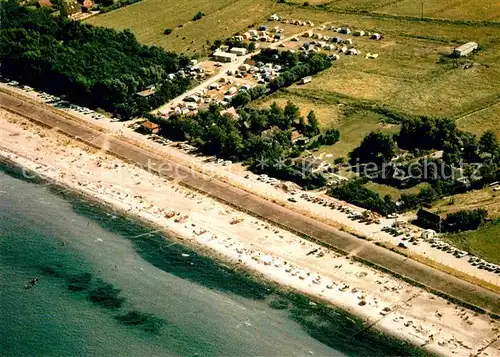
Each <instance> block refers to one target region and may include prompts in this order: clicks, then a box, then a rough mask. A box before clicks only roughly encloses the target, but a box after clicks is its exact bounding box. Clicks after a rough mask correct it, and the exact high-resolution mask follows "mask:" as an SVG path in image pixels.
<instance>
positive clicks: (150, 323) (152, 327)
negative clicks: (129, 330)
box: [115, 310, 165, 333]
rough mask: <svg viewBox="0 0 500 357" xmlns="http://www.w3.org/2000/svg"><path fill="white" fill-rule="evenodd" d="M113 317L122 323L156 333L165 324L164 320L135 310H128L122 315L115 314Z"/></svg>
mask: <svg viewBox="0 0 500 357" xmlns="http://www.w3.org/2000/svg"><path fill="white" fill-rule="evenodd" d="M115 319H116V320H118V321H119V322H120V323H122V324H124V325H129V326H137V327H139V326H140V327H142V329H143V330H144V331H146V332H151V333H158V331H159V330H160V329H161V328H162V327H163V325H165V320H163V319H160V318H158V317H156V316H154V315H152V314H148V313H145V312H141V311H137V310H133V311H129V312H127V313H126V314H123V315H116V316H115Z"/></svg>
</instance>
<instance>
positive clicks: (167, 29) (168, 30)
mask: <svg viewBox="0 0 500 357" xmlns="http://www.w3.org/2000/svg"><path fill="white" fill-rule="evenodd" d="M172 31H173V30H172V29H171V28H166V29H165V31H163V33H164V34H165V35H170V34H171V33H172Z"/></svg>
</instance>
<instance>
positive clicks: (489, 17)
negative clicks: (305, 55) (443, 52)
mask: <svg viewBox="0 0 500 357" xmlns="http://www.w3.org/2000/svg"><path fill="white" fill-rule="evenodd" d="M289 2H291V3H294V4H297V5H303V4H304V1H302V0H289ZM308 3H309V4H310V5H322V6H323V7H324V8H325V9H328V10H330V11H337V12H339V11H349V12H369V13H375V14H377V13H380V14H388V15H394V16H411V17H418V18H420V17H422V15H423V17H427V18H435V19H451V20H472V21H499V20H500V5H499V4H498V2H495V1H487V0H469V1H463V0H446V1H443V0H420V1H418V0H417V1H415V0H309V1H308Z"/></svg>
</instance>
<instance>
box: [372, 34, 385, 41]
mask: <svg viewBox="0 0 500 357" xmlns="http://www.w3.org/2000/svg"><path fill="white" fill-rule="evenodd" d="M370 39H372V40H381V39H382V35H381V34H379V33H373V34H372V35H371V36H370Z"/></svg>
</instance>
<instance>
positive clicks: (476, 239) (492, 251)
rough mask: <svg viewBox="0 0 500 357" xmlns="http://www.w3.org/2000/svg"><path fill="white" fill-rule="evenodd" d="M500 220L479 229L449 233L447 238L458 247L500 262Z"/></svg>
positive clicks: (491, 260)
mask: <svg viewBox="0 0 500 357" xmlns="http://www.w3.org/2000/svg"><path fill="white" fill-rule="evenodd" d="M499 237H500V222H496V224H490V225H487V226H485V227H481V228H479V229H478V230H477V231H471V232H462V233H459V234H449V235H447V236H446V239H447V240H449V241H451V242H453V245H455V246H456V247H458V248H460V249H463V250H466V251H468V252H470V253H472V254H475V255H478V256H480V257H482V258H483V259H485V260H487V261H489V262H491V263H496V264H500V239H498V238H499Z"/></svg>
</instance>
